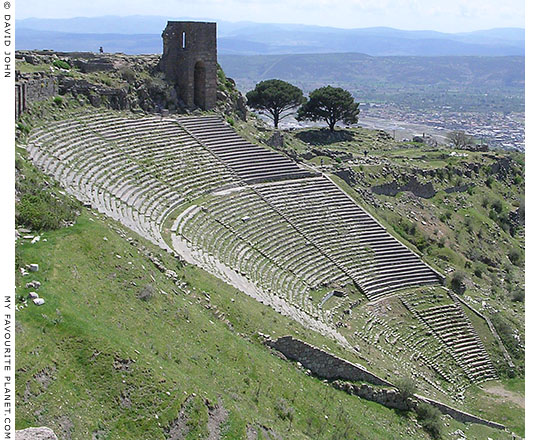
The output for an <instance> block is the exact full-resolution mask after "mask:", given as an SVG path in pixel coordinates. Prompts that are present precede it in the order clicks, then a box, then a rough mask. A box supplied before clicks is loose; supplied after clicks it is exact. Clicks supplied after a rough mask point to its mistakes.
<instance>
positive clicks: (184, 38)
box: [182, 32, 186, 49]
mask: <svg viewBox="0 0 540 440" xmlns="http://www.w3.org/2000/svg"><path fill="white" fill-rule="evenodd" d="M185 48H186V33H185V32H182V49H185Z"/></svg>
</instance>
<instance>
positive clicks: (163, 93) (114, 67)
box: [15, 51, 248, 121]
mask: <svg viewBox="0 0 540 440" xmlns="http://www.w3.org/2000/svg"><path fill="white" fill-rule="evenodd" d="M16 57H17V59H19V60H22V61H25V62H27V63H29V64H33V65H43V66H44V65H49V67H48V68H46V71H44V72H38V73H32V74H29V73H28V74H21V73H20V72H19V73H18V74H17V82H16V93H15V95H16V117H17V118H18V117H19V115H20V114H21V113H22V112H23V111H25V110H26V109H27V108H28V106H29V105H30V104H32V103H34V102H38V101H42V100H45V99H48V98H52V97H55V96H57V95H71V96H73V97H75V98H77V99H79V100H81V99H82V100H87V101H88V102H89V103H90V104H91V105H93V106H95V107H99V106H103V107H107V108H111V109H114V110H132V111H140V110H142V111H145V112H161V111H163V110H166V111H169V112H172V113H185V112H188V111H189V110H188V109H187V108H186V104H185V103H184V102H183V100H182V99H181V97H180V96H179V95H178V93H177V90H176V88H175V84H174V83H172V82H171V81H168V80H167V79H166V77H165V74H164V73H163V72H160V71H159V59H160V58H159V55H124V54H95V53H92V52H53V51H17V53H16ZM58 61H62V62H63V63H66V64H65V66H66V68H63V67H59V64H58ZM222 76H223V75H222ZM218 80H219V81H220V86H221V87H220V90H218V96H217V99H218V106H217V107H218V108H217V109H218V111H220V112H222V113H223V114H225V115H235V116H237V117H238V118H240V119H242V120H244V121H245V120H246V118H247V112H248V110H247V105H246V99H245V98H244V96H242V94H241V93H240V92H238V90H237V89H236V85H235V83H234V81H233V80H232V79H230V78H226V79H223V78H218ZM221 83H223V84H221Z"/></svg>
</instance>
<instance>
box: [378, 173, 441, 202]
mask: <svg viewBox="0 0 540 440" xmlns="http://www.w3.org/2000/svg"><path fill="white" fill-rule="evenodd" d="M371 191H372V192H374V193H375V194H382V195H385V196H392V197H393V196H395V195H397V194H398V193H399V192H402V191H410V192H412V193H413V194H414V195H415V196H417V197H422V198H424V199H430V198H431V197H433V196H434V195H435V194H436V191H435V189H434V188H433V183H431V182H428V183H420V182H419V181H418V179H417V178H416V177H414V176H413V177H411V178H410V179H409V181H408V182H407V183H406V184H405V185H399V184H398V182H397V181H395V180H394V181H392V182H390V183H384V184H382V185H376V186H372V187H371Z"/></svg>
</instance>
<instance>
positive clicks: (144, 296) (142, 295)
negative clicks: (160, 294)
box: [137, 284, 154, 301]
mask: <svg viewBox="0 0 540 440" xmlns="http://www.w3.org/2000/svg"><path fill="white" fill-rule="evenodd" d="M153 296H154V286H152V285H151V284H147V285H146V286H144V288H143V289H142V290H141V291H140V292H139V294H138V295H137V298H139V299H140V300H141V301H150V300H151V299H152V297H153Z"/></svg>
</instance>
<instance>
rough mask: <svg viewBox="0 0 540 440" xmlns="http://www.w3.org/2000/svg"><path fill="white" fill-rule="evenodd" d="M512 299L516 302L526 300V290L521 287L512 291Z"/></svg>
mask: <svg viewBox="0 0 540 440" xmlns="http://www.w3.org/2000/svg"><path fill="white" fill-rule="evenodd" d="M512 301H514V302H524V301H525V290H523V289H522V288H521V287H519V288H517V289H516V290H514V292H513V293H512Z"/></svg>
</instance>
